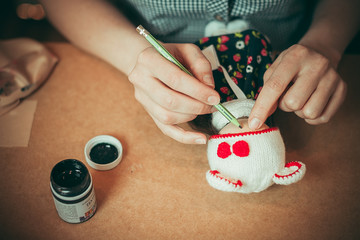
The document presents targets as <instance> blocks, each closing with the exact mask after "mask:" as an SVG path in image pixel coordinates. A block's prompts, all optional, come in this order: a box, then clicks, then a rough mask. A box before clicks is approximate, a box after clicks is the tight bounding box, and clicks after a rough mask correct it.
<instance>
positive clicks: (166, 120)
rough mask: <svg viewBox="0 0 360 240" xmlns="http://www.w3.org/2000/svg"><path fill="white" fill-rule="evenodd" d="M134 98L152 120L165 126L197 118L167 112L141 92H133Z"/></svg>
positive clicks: (192, 115)
mask: <svg viewBox="0 0 360 240" xmlns="http://www.w3.org/2000/svg"><path fill="white" fill-rule="evenodd" d="M135 98H136V99H137V100H138V101H139V102H140V103H141V104H142V105H143V107H144V108H145V110H146V111H147V112H148V113H149V114H151V116H153V118H155V119H157V120H158V121H159V122H161V123H163V124H166V125H170V124H179V123H184V122H188V121H191V120H193V119H194V118H196V116H197V115H196V114H183V113H177V112H173V111H169V110H167V109H165V108H163V107H162V106H160V105H159V104H157V103H156V102H154V101H153V100H152V99H151V97H149V96H148V95H147V94H145V93H142V92H141V90H136V91H135Z"/></svg>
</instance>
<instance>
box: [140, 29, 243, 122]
mask: <svg viewBox="0 0 360 240" xmlns="http://www.w3.org/2000/svg"><path fill="white" fill-rule="evenodd" d="M136 31H138V32H139V33H140V35H142V36H144V37H145V38H146V40H147V41H148V42H149V43H150V44H151V45H152V46H153V47H154V48H155V49H156V50H157V51H158V52H159V53H160V54H161V55H162V56H163V57H164V58H166V59H167V60H169V61H170V62H172V63H174V64H175V65H177V66H178V67H179V68H180V69H181V70H183V71H184V72H186V73H187V74H189V75H190V76H193V75H192V74H191V72H189V71H188V70H187V69H186V68H185V67H184V66H183V65H182V64H181V63H180V62H179V61H178V60H177V59H176V58H175V57H174V56H173V55H171V54H170V53H169V52H168V50H166V48H164V47H163V46H162V45H161V44H160V43H159V42H158V41H157V40H156V39H155V38H154V37H153V36H152V35H151V34H150V33H149V32H148V31H147V30H146V29H145V28H144V27H143V26H141V25H139V26H138V27H137V28H136ZM214 107H215V108H216V109H217V110H218V111H219V112H220V113H221V114H222V115H223V116H224V117H225V118H226V119H227V120H229V121H230V122H231V123H233V124H234V125H235V126H237V127H239V128H241V125H240V123H239V122H238V120H237V119H236V118H235V117H234V116H233V115H232V114H231V113H230V112H229V110H227V109H226V108H225V107H224V106H223V105H222V104H221V103H219V104H217V105H214Z"/></svg>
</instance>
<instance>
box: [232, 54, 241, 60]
mask: <svg viewBox="0 0 360 240" xmlns="http://www.w3.org/2000/svg"><path fill="white" fill-rule="evenodd" d="M233 59H234V61H235V62H239V61H240V59H241V55H240V53H236V54H235V55H234V56H233Z"/></svg>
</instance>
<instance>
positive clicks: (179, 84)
mask: <svg viewBox="0 0 360 240" xmlns="http://www.w3.org/2000/svg"><path fill="white" fill-rule="evenodd" d="M159 64H160V65H159V66H163V67H162V68H161V69H154V72H153V74H154V77H156V78H157V79H159V80H161V81H162V82H163V83H164V84H166V85H167V86H168V87H170V88H172V89H173V90H175V91H178V92H180V93H182V94H185V95H188V96H190V97H192V98H194V99H197V100H199V101H201V102H203V103H206V104H210V105H216V104H218V103H219V102H220V96H219V94H218V93H217V92H216V91H215V90H214V89H212V88H210V87H208V86H207V85H205V84H204V83H202V82H200V81H199V80H197V79H196V78H195V77H192V76H190V75H188V74H187V73H185V72H183V71H181V70H180V68H178V67H177V66H176V65H175V64H173V63H170V62H169V61H168V60H166V59H165V58H163V59H161V61H160V63H159ZM164 69H166V71H165V70H164Z"/></svg>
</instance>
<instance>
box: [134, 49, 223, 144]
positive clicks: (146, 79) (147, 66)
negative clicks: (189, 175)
mask: <svg viewBox="0 0 360 240" xmlns="http://www.w3.org/2000/svg"><path fill="white" fill-rule="evenodd" d="M164 46H165V47H166V48H167V50H168V51H169V52H170V53H171V54H172V55H173V56H174V57H175V58H177V59H178V60H179V61H180V62H181V63H182V64H183V65H184V66H185V67H186V68H187V69H188V70H189V71H190V72H191V73H192V74H193V75H194V77H192V76H190V75H188V74H186V73H185V72H183V71H182V70H181V69H180V68H179V67H177V66H176V65H175V64H173V63H171V62H169V61H168V60H167V59H165V58H164V57H163V56H161V55H160V54H159V53H158V52H157V51H156V50H155V49H154V48H152V47H149V48H146V49H145V50H143V51H142V52H141V53H140V54H139V56H138V59H137V62H136V65H135V67H134V68H133V70H132V71H131V73H130V74H129V80H130V82H131V83H132V84H133V85H134V88H135V98H136V99H137V101H139V102H140V103H141V104H142V105H143V106H144V108H145V110H146V111H147V112H148V113H149V114H150V116H151V117H152V118H153V120H154V122H155V123H156V125H157V126H158V127H159V128H160V130H161V131H162V132H163V133H164V134H165V135H167V136H169V137H171V138H173V139H175V140H177V141H179V142H182V143H189V144H193V143H197V144H205V143H206V136H205V135H204V134H202V133H198V132H190V131H185V130H184V129H182V128H180V127H179V126H177V124H181V123H185V122H188V121H191V120H193V119H194V118H195V117H196V116H197V115H199V114H207V113H210V112H211V109H212V106H211V105H215V104H218V103H219V101H220V96H219V94H218V93H217V92H216V91H215V90H214V89H213V88H214V79H213V77H212V71H211V66H210V63H209V61H208V60H207V59H206V58H205V56H204V55H203V54H202V52H201V51H200V49H199V48H198V47H197V46H195V45H193V44H164Z"/></svg>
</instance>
